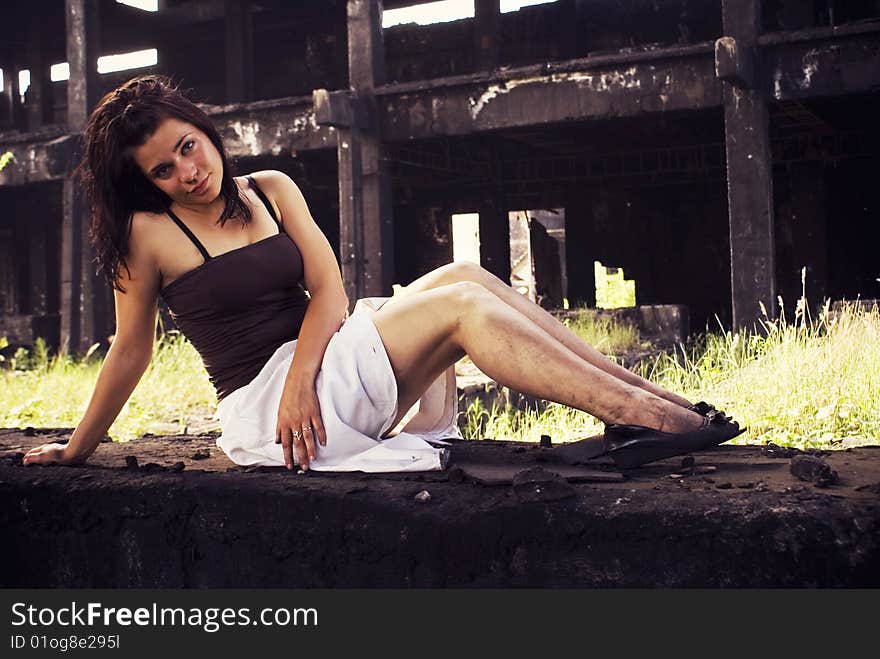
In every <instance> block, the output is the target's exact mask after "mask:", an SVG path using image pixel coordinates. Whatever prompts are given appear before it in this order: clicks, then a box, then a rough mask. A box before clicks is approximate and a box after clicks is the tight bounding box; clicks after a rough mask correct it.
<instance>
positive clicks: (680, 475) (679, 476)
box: [669, 474, 684, 480]
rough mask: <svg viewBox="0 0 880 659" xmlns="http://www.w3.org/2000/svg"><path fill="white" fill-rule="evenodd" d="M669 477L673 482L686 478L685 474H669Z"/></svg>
mask: <svg viewBox="0 0 880 659" xmlns="http://www.w3.org/2000/svg"><path fill="white" fill-rule="evenodd" d="M669 477H670V478H671V479H672V480H678V479H679V478H684V474H669Z"/></svg>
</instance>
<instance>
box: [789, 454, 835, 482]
mask: <svg viewBox="0 0 880 659" xmlns="http://www.w3.org/2000/svg"><path fill="white" fill-rule="evenodd" d="M789 470H790V471H791V473H792V475H793V476H795V477H797V478H799V479H801V480H802V481H807V482H808V483H813V484H814V485H815V486H816V487H828V486H829V485H834V484H835V483H837V482H838V481H839V478H838V477H837V472H836V471H834V470H833V469H831V466H830V465H829V464H828V463H827V462H825V460H823V459H821V458H817V457H815V456H813V455H796V456H795V457H793V458H792V459H791V465H790V467H789Z"/></svg>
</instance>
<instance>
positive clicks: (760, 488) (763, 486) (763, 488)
mask: <svg viewBox="0 0 880 659" xmlns="http://www.w3.org/2000/svg"><path fill="white" fill-rule="evenodd" d="M768 489H770V488H768V487H767V484H766V483H758V484H757V485H755V492H766V491H767V490H768Z"/></svg>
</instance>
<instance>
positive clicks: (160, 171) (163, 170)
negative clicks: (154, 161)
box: [155, 165, 168, 178]
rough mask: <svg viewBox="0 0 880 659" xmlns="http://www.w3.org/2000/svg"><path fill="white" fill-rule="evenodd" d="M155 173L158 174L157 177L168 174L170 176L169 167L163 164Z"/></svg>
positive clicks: (163, 176)
mask: <svg viewBox="0 0 880 659" xmlns="http://www.w3.org/2000/svg"><path fill="white" fill-rule="evenodd" d="M155 174H156V178H165V177H166V176H168V167H166V166H165V165H163V166H162V167H160V168H159V169H157V170H156V171H155Z"/></svg>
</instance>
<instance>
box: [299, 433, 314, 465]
mask: <svg viewBox="0 0 880 659" xmlns="http://www.w3.org/2000/svg"><path fill="white" fill-rule="evenodd" d="M300 446H301V447H302V453H301V454H297V455H300V464H301V465H302V468H303V469H308V468H309V463H310V462H311V461H312V460H314V459H315V433H314V432H313V431H312V429H311V428H310V427H308V426H304V427H303V428H302V430H301V431H300Z"/></svg>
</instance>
